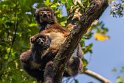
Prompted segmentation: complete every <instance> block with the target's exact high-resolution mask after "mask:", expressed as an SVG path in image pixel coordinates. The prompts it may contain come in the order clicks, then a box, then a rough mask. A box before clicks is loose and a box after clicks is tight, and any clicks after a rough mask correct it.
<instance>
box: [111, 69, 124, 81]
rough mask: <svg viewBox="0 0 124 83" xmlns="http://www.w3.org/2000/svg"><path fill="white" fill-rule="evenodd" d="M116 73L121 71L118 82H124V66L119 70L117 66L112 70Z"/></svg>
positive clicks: (117, 78)
mask: <svg viewBox="0 0 124 83" xmlns="http://www.w3.org/2000/svg"><path fill="white" fill-rule="evenodd" d="M112 71H113V72H114V73H119V75H118V76H117V77H116V83H124V67H122V68H121V69H120V70H119V71H118V70H117V69H116V68H113V70H112Z"/></svg>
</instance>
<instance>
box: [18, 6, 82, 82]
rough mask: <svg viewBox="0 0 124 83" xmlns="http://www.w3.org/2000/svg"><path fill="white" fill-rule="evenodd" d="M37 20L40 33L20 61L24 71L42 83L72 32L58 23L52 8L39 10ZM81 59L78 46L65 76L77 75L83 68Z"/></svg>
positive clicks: (31, 40)
mask: <svg viewBox="0 0 124 83" xmlns="http://www.w3.org/2000/svg"><path fill="white" fill-rule="evenodd" d="M35 19H36V21H37V23H38V24H39V26H40V32H39V33H38V34H36V35H34V36H32V37H31V39H30V43H31V49H30V50H28V51H26V52H23V53H22V54H21V55H20V60H21V63H22V66H23V68H24V70H25V71H26V72H27V73H28V74H30V75H31V76H33V77H34V78H36V79H37V81H38V82H42V81H43V80H44V79H43V77H44V69H45V66H46V64H47V63H48V62H49V61H53V59H54V58H55V56H56V54H57V52H58V50H59V48H60V47H61V45H62V44H63V43H64V41H65V40H66V38H67V36H68V35H69V33H70V31H69V30H67V29H65V28H63V27H61V26H60V25H59V24H58V23H57V21H56V18H55V14H54V12H53V10H52V9H50V8H46V7H44V8H40V9H37V10H36V12H35ZM81 58H82V50H81V47H80V45H78V46H77V48H76V49H75V51H74V53H73V55H72V57H71V58H70V60H69V61H68V63H67V66H66V68H65V72H64V75H63V76H66V77H67V76H75V75H77V74H78V72H79V71H80V70H81V68H82V60H81Z"/></svg>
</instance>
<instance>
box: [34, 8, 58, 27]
mask: <svg viewBox="0 0 124 83" xmlns="http://www.w3.org/2000/svg"><path fill="white" fill-rule="evenodd" d="M35 19H36V21H37V23H38V24H39V25H41V24H44V23H45V24H53V23H55V22H56V17H55V13H54V11H53V10H52V9H50V8H48V7H42V8H39V9H37V10H36V12H35Z"/></svg>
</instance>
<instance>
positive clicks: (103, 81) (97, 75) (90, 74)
mask: <svg viewBox="0 0 124 83" xmlns="http://www.w3.org/2000/svg"><path fill="white" fill-rule="evenodd" d="M82 73H84V74H86V75H88V76H91V77H93V78H95V79H97V80H99V81H101V82H102V83H111V82H110V80H108V79H106V78H104V77H103V76H101V75H100V74H98V73H96V72H93V71H91V70H86V71H84V72H82Z"/></svg>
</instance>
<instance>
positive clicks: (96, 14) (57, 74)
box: [44, 0, 108, 83]
mask: <svg viewBox="0 0 124 83" xmlns="http://www.w3.org/2000/svg"><path fill="white" fill-rule="evenodd" d="M107 6H108V0H92V2H91V6H90V7H89V8H88V9H87V11H86V12H85V13H84V14H83V15H82V16H81V19H80V20H79V24H78V25H77V26H76V27H77V28H75V29H74V30H72V31H71V33H70V35H69V36H68V37H67V39H66V41H65V42H64V44H63V45H62V46H61V48H60V49H59V51H58V53H57V55H56V57H55V59H54V61H53V63H52V64H50V65H49V66H50V68H48V70H46V71H51V72H52V75H51V74H48V76H46V77H44V79H45V83H61V82H62V77H63V72H64V68H65V66H66V63H67V61H68V60H69V59H70V57H71V55H72V53H73V51H74V49H75V48H76V46H77V45H78V43H79V41H80V40H81V38H82V36H83V35H84V34H85V33H86V32H87V30H88V27H89V26H90V25H91V23H92V22H93V21H94V20H96V19H99V18H100V16H101V15H102V13H103V12H104V11H105V9H106V8H107ZM49 69H50V70H49ZM47 78H50V79H52V82H49V80H47Z"/></svg>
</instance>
